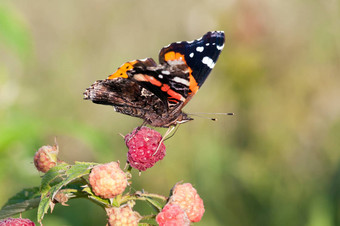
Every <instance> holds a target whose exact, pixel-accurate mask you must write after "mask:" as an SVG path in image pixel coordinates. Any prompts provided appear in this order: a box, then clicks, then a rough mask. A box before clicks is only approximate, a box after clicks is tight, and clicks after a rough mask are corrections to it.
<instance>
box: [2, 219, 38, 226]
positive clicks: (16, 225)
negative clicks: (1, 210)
mask: <svg viewBox="0 0 340 226" xmlns="http://www.w3.org/2000/svg"><path fill="white" fill-rule="evenodd" d="M0 226H35V224H34V222H33V221H31V220H30V219H23V218H6V219H3V220H1V221H0Z"/></svg>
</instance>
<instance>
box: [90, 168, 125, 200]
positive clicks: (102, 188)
mask: <svg viewBox="0 0 340 226" xmlns="http://www.w3.org/2000/svg"><path fill="white" fill-rule="evenodd" d="M89 181H90V185H91V187H92V191H93V192H94V193H95V194H96V195H98V196H100V197H102V198H105V199H109V198H113V197H115V196H116V195H119V194H122V193H123V192H124V190H125V188H126V186H127V184H128V181H127V177H126V174H125V173H124V172H123V170H121V169H120V168H119V162H110V163H107V164H103V165H97V166H95V167H93V169H92V171H91V173H90V175H89Z"/></svg>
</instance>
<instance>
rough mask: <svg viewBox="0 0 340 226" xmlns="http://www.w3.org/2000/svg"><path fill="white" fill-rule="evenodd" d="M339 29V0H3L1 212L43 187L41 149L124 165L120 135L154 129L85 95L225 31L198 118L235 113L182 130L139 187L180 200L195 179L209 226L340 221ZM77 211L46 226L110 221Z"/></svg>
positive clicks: (60, 211)
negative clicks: (137, 65) (173, 193)
mask: <svg viewBox="0 0 340 226" xmlns="http://www.w3.org/2000/svg"><path fill="white" fill-rule="evenodd" d="M339 28H340V2H339V1H337V0H328V1H324V0H314V1H309V0H300V1H293V0H288V1H278V0H257V1H252V0H240V1H235V0H223V1H222V0H220V1H213V0H202V1H197V0H196V1H194V0H189V1H180V0H173V1H151V0H143V1H118V0H114V1H105V0H98V1H65V0H62V1H43V0H35V1H25V0H15V1H9V0H8V1H7V0H3V1H2V2H1V3H0V181H1V182H0V184H1V186H0V194H1V195H0V205H3V204H4V203H5V202H6V200H7V199H8V198H9V197H10V196H12V195H14V194H15V193H17V192H18V191H20V190H21V189H23V188H26V187H33V186H37V185H38V184H39V182H40V176H41V174H39V173H38V172H37V171H36V170H35V168H34V165H33V163H32V161H33V154H34V153H35V151H36V150H37V149H38V148H39V147H40V146H42V145H46V144H53V142H54V137H55V136H56V137H57V140H58V143H59V146H60V158H62V159H64V160H66V161H68V162H70V163H72V162H73V161H75V160H77V161H97V162H103V163H105V162H108V161H116V160H120V161H121V163H122V165H124V162H125V160H126V151H127V149H126V147H125V145H124V142H123V140H122V138H121V136H120V135H119V133H122V134H126V133H128V132H130V131H132V129H133V128H135V127H136V126H139V125H140V124H141V122H142V121H141V120H139V119H135V118H132V117H129V116H125V115H120V114H118V113H114V111H113V109H112V108H111V107H109V106H101V105H95V104H92V103H91V102H90V101H84V100H83V99H82V93H83V91H84V90H85V88H87V87H88V86H89V85H90V84H92V82H94V81H95V80H98V79H104V78H106V77H107V76H108V75H109V74H110V73H112V72H114V71H115V70H116V68H117V67H118V66H120V65H121V64H122V63H124V62H126V61H129V60H134V59H138V58H145V57H153V58H154V59H158V51H159V50H160V48H161V47H163V46H165V45H167V44H169V43H171V42H174V41H180V40H193V39H196V38H199V37H200V36H201V35H203V34H204V33H205V32H207V31H209V30H224V31H225V33H226V39H227V41H226V45H225V49H224V51H223V52H222V54H221V56H220V58H219V60H218V62H217V64H216V67H215V69H214V70H213V71H212V73H211V75H210V76H209V78H208V79H207V81H206V82H205V84H204V85H203V87H202V89H200V91H199V92H198V94H197V95H196V96H195V97H194V98H193V99H192V101H191V102H190V104H188V105H187V106H186V107H185V111H186V112H188V113H194V112H234V113H235V114H236V116H222V117H218V119H219V120H218V121H217V122H213V121H210V120H208V119H202V118H196V119H195V120H194V121H193V122H190V123H187V124H184V125H182V126H180V128H179V130H178V131H177V133H176V135H175V136H174V137H172V138H171V139H170V140H168V141H166V146H167V156H166V157H165V158H164V160H163V161H161V162H160V163H157V165H156V166H155V167H153V168H152V169H149V170H148V171H146V172H145V173H142V175H141V176H138V174H137V172H135V173H134V177H133V189H135V190H140V189H145V190H146V191H149V192H153V193H160V194H163V195H167V194H168V193H169V190H170V188H171V187H172V186H173V185H174V184H175V183H176V182H178V181H181V180H183V181H184V182H190V183H192V184H193V185H194V186H195V187H196V188H197V190H198V192H199V194H200V195H201V197H202V198H203V199H204V203H205V208H206V212H205V215H204V217H203V219H202V221H201V222H200V223H197V224H196V225H233V226H244V225H258V226H263V225H268V226H275V225H276V226H281V225H282V226H285V225H290V226H295V225H296V226H301V225H307V226H331V225H340V74H339V71H340V29H339ZM213 117H214V116H213ZM158 131H160V132H162V133H164V132H165V130H164V129H158ZM69 204H70V206H69V207H63V206H60V205H58V206H56V208H55V211H54V213H53V214H48V215H47V216H46V217H45V219H44V225H104V224H105V223H106V219H105V213H104V211H102V210H101V209H100V208H97V206H95V205H94V204H93V203H91V202H89V201H87V200H72V201H70V203H69ZM140 211H142V212H143V213H146V214H150V209H148V208H142V207H141V208H140ZM35 215H36V212H35V210H32V211H29V212H27V213H24V214H23V217H30V218H31V219H34V220H35Z"/></svg>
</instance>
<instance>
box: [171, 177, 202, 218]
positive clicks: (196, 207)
mask: <svg viewBox="0 0 340 226" xmlns="http://www.w3.org/2000/svg"><path fill="white" fill-rule="evenodd" d="M169 203H173V204H177V205H179V206H180V207H181V208H182V209H183V210H184V211H185V212H186V214H187V215H188V217H189V219H190V221H191V222H198V221H200V220H201V218H202V216H203V214H204V211H205V210H204V205H203V200H202V199H201V198H200V196H199V195H198V194H197V191H196V189H195V188H193V187H192V185H191V184H190V183H185V184H176V185H175V186H174V188H173V189H172V196H171V197H170V201H169Z"/></svg>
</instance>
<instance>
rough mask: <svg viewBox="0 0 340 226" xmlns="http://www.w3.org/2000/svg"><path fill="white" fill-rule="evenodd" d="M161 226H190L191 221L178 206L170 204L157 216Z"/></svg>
mask: <svg viewBox="0 0 340 226" xmlns="http://www.w3.org/2000/svg"><path fill="white" fill-rule="evenodd" d="M156 221H157V223H158V224H159V226H189V225H190V220H189V218H188V216H187V214H186V213H185V211H184V210H183V209H182V208H181V207H180V206H179V205H177V204H172V203H168V204H166V205H165V206H164V208H163V209H162V212H160V213H159V214H158V215H157V216H156Z"/></svg>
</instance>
